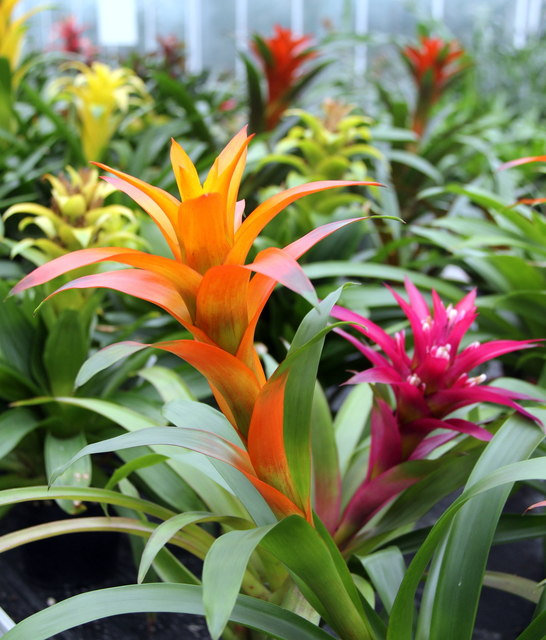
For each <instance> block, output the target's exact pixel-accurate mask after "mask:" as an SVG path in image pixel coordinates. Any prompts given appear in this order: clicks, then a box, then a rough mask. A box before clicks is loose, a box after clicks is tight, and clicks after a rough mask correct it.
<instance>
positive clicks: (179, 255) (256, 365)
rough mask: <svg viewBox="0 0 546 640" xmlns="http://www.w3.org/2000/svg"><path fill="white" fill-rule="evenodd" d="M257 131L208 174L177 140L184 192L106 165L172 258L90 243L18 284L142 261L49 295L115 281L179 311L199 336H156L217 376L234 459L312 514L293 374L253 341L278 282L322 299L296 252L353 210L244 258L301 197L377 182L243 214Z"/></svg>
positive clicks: (278, 200)
mask: <svg viewBox="0 0 546 640" xmlns="http://www.w3.org/2000/svg"><path fill="white" fill-rule="evenodd" d="M250 139H251V137H249V136H247V134H246V128H245V129H243V130H241V131H240V132H239V133H238V134H237V135H235V136H234V138H233V139H232V140H231V141H230V142H229V143H228V145H227V146H226V147H225V149H224V150H223V151H222V152H221V153H220V155H219V156H218V158H217V159H216V161H215V162H214V164H213V166H212V168H211V170H210V172H209V174H208V176H207V178H206V180H205V181H204V183H203V184H201V181H200V179H199V176H198V173H197V170H196V168H195V166H194V165H193V163H192V162H191V160H190V158H189V157H188V155H187V154H186V153H185V152H184V150H183V149H182V147H180V146H179V145H178V144H177V143H176V142H174V141H173V143H172V148H171V162H172V166H173V170H174V174H175V177H176V181H177V185H178V189H179V191H180V198H181V199H180V200H178V199H177V198H175V197H174V196H172V195H170V194H169V193H167V192H166V191H163V190H162V189H159V188H158V187H155V186H152V185H150V184H147V183H145V182H143V181H142V180H139V179H138V178H135V177H132V176H129V175H127V174H124V173H122V172H120V171H117V170H114V169H111V168H109V167H106V166H104V165H99V166H101V167H102V168H104V169H106V170H107V171H109V172H110V173H112V174H114V175H113V177H106V178H104V179H105V180H106V181H107V182H109V183H110V184H112V185H113V186H115V187H117V188H118V189H120V190H121V191H123V192H125V193H126V194H127V195H129V196H130V197H131V198H132V199H133V200H134V201H135V202H136V203H137V204H138V205H140V206H141V207H142V208H143V209H144V210H145V211H146V212H147V213H148V214H149V215H150V216H151V218H152V219H153V220H154V222H155V223H156V224H157V226H158V227H159V229H160V230H161V232H162V234H163V236H164V237H165V239H166V241H167V243H168V245H169V247H170V249H171V251H172V254H173V257H172V258H165V257H162V256H156V255H150V254H147V253H144V252H142V251H137V250H132V249H127V248H123V247H104V248H96V249H82V250H79V251H74V252H72V253H70V254H67V255H64V256H61V257H59V258H57V259H55V260H52V261H51V262H49V263H47V264H45V265H42V266H40V267H39V268H37V269H35V270H34V271H33V272H32V273H30V274H29V275H27V276H26V277H25V278H23V279H22V280H21V281H20V282H19V283H18V284H17V285H16V286H15V287H14V289H13V291H12V293H18V292H20V291H23V290H25V289H28V288H29V287H33V286H36V285H39V284H43V283H45V282H48V281H50V280H52V279H53V278H55V277H57V276H59V275H61V274H64V273H66V272H67V271H71V270H73V269H77V268H80V267H84V266H88V265H92V264H96V263H100V262H108V261H110V262H117V263H121V264H123V265H126V266H129V267H133V268H131V269H122V270H116V271H109V272H102V273H95V274H92V275H86V276H83V277H80V278H77V279H75V280H73V281H71V282H69V283H68V284H65V285H64V286H62V287H60V288H59V289H57V290H56V291H55V292H54V293H53V294H51V295H55V294H56V293H59V292H60V291H63V290H66V289H81V288H88V287H93V288H109V289H114V290H116V291H119V292H122V293H127V294H129V295H133V296H135V297H138V298H141V299H143V300H147V301H149V302H151V303H153V304H155V305H157V306H159V307H161V308H163V309H164V310H165V311H167V312H168V313H170V314H171V315H172V316H173V317H174V318H175V319H176V320H177V321H178V322H180V324H181V325H182V326H183V327H185V328H186V329H187V330H188V331H189V332H190V333H191V334H192V335H193V337H194V340H175V341H171V342H163V343H158V344H155V345H153V346H155V347H157V348H160V349H163V350H166V351H169V352H171V353H174V354H176V355H178V356H180V357H181V358H183V359H184V360H186V361H187V362H189V363H190V364H191V365H193V366H194V367H195V368H196V369H198V370H199V371H200V372H201V373H202V374H203V375H204V376H205V377H206V378H207V380H208V381H209V384H210V386H211V389H212V391H213V393H214V396H215V398H216V400H217V402H218V405H219V407H220V408H221V410H222V411H223V413H224V414H225V415H226V417H227V418H228V419H229V420H230V422H231V423H232V424H233V426H234V427H235V428H236V429H237V431H238V433H239V435H240V436H241V438H242V440H243V442H244V443H245V444H246V445H247V446H248V452H247V451H244V450H241V449H240V448H232V450H233V458H232V459H231V461H230V460H226V461H228V462H230V464H233V465H234V466H236V467H237V468H239V470H241V471H242V472H243V473H245V475H247V477H249V479H250V480H251V481H252V482H253V483H254V484H255V486H256V488H257V489H258V490H259V491H260V492H261V493H262V495H263V496H264V498H265V499H266V500H267V501H268V503H269V504H270V505H271V507H272V508H273V510H274V511H275V512H276V513H277V514H283V515H287V514H290V513H299V514H300V515H305V516H307V517H308V519H310V517H311V516H310V507H309V504H308V503H309V496H303V497H302V496H299V495H298V494H299V493H300V492H298V491H297V490H296V489H295V488H294V483H293V482H292V478H291V473H290V470H289V465H288V463H287V459H286V454H285V452H284V450H283V435H282V429H283V398H284V385H285V383H286V376H284V375H280V376H277V377H276V378H275V379H271V380H270V381H269V382H268V383H266V378H265V375H264V371H263V369H262V365H261V363H260V361H259V358H258V355H257V353H256V351H255V349H254V332H255V328H256V324H257V321H258V319H259V316H260V314H261V311H262V309H263V308H264V306H265V304H266V302H267V300H268V298H269V296H270V294H271V292H272V291H273V289H274V287H275V285H276V284H277V283H278V282H280V283H282V284H284V285H285V286H287V287H289V288H291V289H293V290H294V291H297V292H299V293H300V294H302V295H304V296H305V297H307V298H308V299H311V300H316V297H315V293H314V289H313V286H312V284H311V282H310V281H309V280H308V278H307V276H306V275H305V274H304V272H303V271H302V269H301V267H300V266H299V265H298V263H297V259H298V258H299V257H300V256H301V255H302V254H303V253H305V251H307V250H308V249H310V248H311V247H312V246H313V245H314V244H315V243H316V242H318V241H319V240H321V239H322V238H324V237H325V236H327V235H329V234H330V233H332V232H333V231H335V230H336V229H338V228H340V227H341V226H344V225H345V224H349V223H350V222H353V220H343V221H338V222H332V223H329V224H326V225H323V226H322V227H319V228H317V229H315V230H313V231H311V232H310V233H308V234H307V235H306V236H304V237H302V238H300V239H299V240H296V241H295V242H293V243H291V244H290V245H288V246H286V247H285V248H284V249H279V248H273V247H271V248H268V249H265V250H263V251H261V252H260V253H258V254H257V256H256V258H255V259H254V261H253V262H252V263H250V264H246V263H245V261H246V259H247V255H248V253H249V251H250V249H251V247H252V245H253V243H254V240H255V239H256V237H257V236H258V235H259V233H260V232H261V231H262V229H263V228H264V227H265V226H266V225H267V224H268V222H270V221H271V220H272V219H273V218H274V217H275V216H276V215H277V214H278V213H279V212H280V211H282V209H284V208H285V207H286V206H288V205H289V204H290V203H292V202H294V201H295V200H297V199H298V198H301V197H302V196H304V195H307V194H311V193H316V192H318V191H322V190H325V189H331V188H334V187H340V186H349V185H356V184H368V185H377V184H378V183H374V182H369V183H358V182H346V181H321V182H313V183H309V184H305V185H300V186H297V187H293V188H291V189H287V190H286V191H282V192H280V193H278V194H276V195H274V196H272V197H271V198H269V199H268V200H266V201H265V202H263V203H262V204H260V205H258V206H257V207H256V209H255V210H254V211H253V212H252V213H251V214H250V215H248V216H247V217H246V218H245V219H243V213H244V201H237V193H238V189H239V184H240V181H241V178H242V174H243V170H244V166H245V161H246V154H247V147H248V143H249V141H250ZM133 344H134V343H133ZM143 346H146V345H137V348H141V347H143ZM241 456H243V457H244V460H245V461H246V462H244V464H243V461H242V458H241Z"/></svg>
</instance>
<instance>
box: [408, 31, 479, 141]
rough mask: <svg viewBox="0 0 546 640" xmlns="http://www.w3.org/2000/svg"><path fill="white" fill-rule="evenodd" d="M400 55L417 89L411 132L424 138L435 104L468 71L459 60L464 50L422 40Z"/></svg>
mask: <svg viewBox="0 0 546 640" xmlns="http://www.w3.org/2000/svg"><path fill="white" fill-rule="evenodd" d="M401 53H402V57H403V59H404V60H405V62H406V64H407V65H408V68H409V70H410V73H411V75H412V77H413V81H414V83H415V86H416V88H417V103H416V107H415V111H414V114H413V123H412V129H413V131H415V133H416V134H417V135H419V136H421V135H422V134H423V132H424V130H425V127H426V124H427V121H428V116H429V112H430V109H431V107H432V106H433V104H434V103H435V102H437V101H438V100H439V99H440V97H441V95H442V93H443V92H444V90H445V89H446V87H447V85H448V84H449V83H450V82H451V81H452V80H453V78H455V76H457V75H459V74H460V73H462V72H463V71H464V70H465V69H466V68H467V65H466V64H464V63H462V62H461V60H460V58H461V57H462V56H464V49H462V48H461V47H460V45H459V44H458V42H457V41H456V40H451V41H445V40H442V39H441V38H430V37H428V36H421V39H420V43H419V45H418V46H415V47H412V46H407V47H404V48H403V49H402V51H401Z"/></svg>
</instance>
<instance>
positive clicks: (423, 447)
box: [333, 279, 537, 539]
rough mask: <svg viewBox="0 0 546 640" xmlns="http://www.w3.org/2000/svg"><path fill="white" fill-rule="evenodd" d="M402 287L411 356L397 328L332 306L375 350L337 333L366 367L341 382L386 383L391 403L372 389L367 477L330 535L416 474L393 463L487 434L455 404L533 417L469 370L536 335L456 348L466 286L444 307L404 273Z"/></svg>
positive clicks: (468, 315) (472, 312)
mask: <svg viewBox="0 0 546 640" xmlns="http://www.w3.org/2000/svg"><path fill="white" fill-rule="evenodd" d="M405 287H406V292H407V294H408V297H409V302H408V301H406V300H404V299H403V298H402V297H401V296H399V295H398V294H397V293H396V292H394V291H391V292H392V295H393V296H394V297H395V299H396V301H397V302H398V304H399V305H400V307H401V308H402V310H403V311H404V313H405V315H406V316H407V318H408V320H409V323H410V328H411V333H412V336H413V353H412V354H409V353H408V351H407V349H406V341H405V333H404V331H400V332H398V333H396V334H395V335H394V336H390V335H388V334H387V333H386V332H385V331H384V330H383V329H381V328H380V327H379V326H378V325H376V324H374V323H373V322H371V321H370V320H368V319H366V318H363V317H362V316H360V315H358V314H357V313H354V312H352V311H349V310H348V309H344V308H342V307H336V308H335V309H334V312H333V315H334V317H336V318H337V319H339V320H346V321H348V322H351V323H355V324H354V328H355V329H356V330H357V331H359V332H360V333H362V334H364V335H365V336H366V337H367V338H368V339H369V340H371V341H373V342H375V343H376V344H377V345H378V346H379V347H380V348H381V350H382V352H383V353H380V352H379V351H377V350H375V349H374V348H372V347H370V346H368V345H367V344H365V343H363V342H361V341H360V340H359V339H358V338H355V337H354V336H352V335H350V334H348V333H346V332H345V331H340V333H341V334H342V335H344V337H345V338H346V339H347V340H349V341H350V342H351V343H352V344H353V345H354V346H356V348H357V349H358V350H359V351H360V352H361V353H362V354H364V355H365V356H366V358H368V360H369V361H370V362H371V363H372V365H373V366H372V367H371V368H370V369H367V370H365V371H362V372H360V373H357V374H355V375H354V376H353V377H352V378H351V379H350V380H349V381H348V382H349V383H355V384H356V383H359V382H370V383H385V384H388V385H390V386H391V388H392V391H393V395H394V399H395V407H394V409H393V408H392V407H391V406H390V405H389V404H388V403H387V402H386V400H384V399H383V398H382V397H380V396H379V395H377V394H376V398H375V401H374V408H373V411H372V417H371V449H370V457H369V463H368V470H367V475H366V479H365V481H364V483H363V484H362V485H361V486H360V487H359V489H358V490H357V491H356V492H355V494H354V496H353V497H352V499H351V501H350V502H349V504H348V506H347V508H346V510H345V513H344V514H343V516H342V519H341V525H340V527H339V529H338V531H339V534H338V537H340V538H343V539H347V536H348V534H349V535H350V534H352V533H354V532H355V531H356V530H357V529H358V528H361V527H362V525H363V524H364V523H365V522H366V521H367V520H368V519H369V517H371V515H373V513H375V512H376V511H377V510H378V509H379V508H381V507H382V506H384V505H385V504H386V503H387V502H388V501H389V500H391V499H392V498H394V497H395V496H396V495H397V494H398V493H399V492H400V491H402V490H403V489H405V488H407V487H408V486H410V485H411V484H413V483H414V482H416V481H417V480H418V479H419V478H418V477H410V476H408V475H406V474H404V473H401V470H400V468H399V465H400V464H401V463H403V462H405V461H408V460H418V459H422V458H424V457H425V456H427V455H428V454H429V453H430V452H431V451H433V450H434V449H436V448H437V447H438V446H440V445H441V444H444V443H445V442H448V441H449V440H450V439H452V438H454V437H455V436H456V435H458V434H459V433H466V434H469V435H472V436H474V437H475V438H478V439H479V440H490V439H491V438H492V435H491V433H490V432H489V431H487V429H485V428H484V427H482V426H479V425H477V424H475V423H473V422H470V421H469V420H464V419H462V418H457V417H450V416H451V415H452V414H453V412H455V411H456V410H457V409H460V408H461V407H465V406H468V405H471V404H474V403H476V402H491V403H495V404H501V405H505V406H507V407H510V408H512V409H515V410H516V411H518V412H519V413H521V414H522V415H524V416H526V417H528V418H530V419H534V418H533V416H532V415H531V414H530V413H528V412H527V411H526V410H525V409H524V408H523V407H522V406H521V405H520V404H518V402H516V400H520V399H524V398H526V396H522V395H521V394H518V393H514V392H512V391H509V390H507V389H501V388H498V387H492V386H484V385H482V383H483V382H484V381H485V379H486V376H485V375H484V374H480V375H475V376H473V375H470V374H471V372H472V370H473V369H475V368H476V367H478V366H480V365H482V364H483V363H485V362H487V361H488V360H492V359H493V358H496V357H497V356H501V355H503V354H506V353H510V352H512V351H517V350H519V349H526V348H530V347H533V346H536V344H537V341H536V340H494V341H492V342H487V343H484V344H480V343H479V342H473V343H471V344H469V345H468V346H467V347H465V348H464V349H460V344H461V340H462V338H463V337H464V335H465V333H466V332H467V331H468V329H469V328H470V326H471V324H472V323H473V322H474V320H475V318H476V316H477V313H476V307H475V304H474V300H475V297H476V292H475V291H471V292H470V293H469V294H467V295H466V296H465V297H464V298H463V299H462V300H461V301H460V302H459V303H458V304H456V305H455V306H452V305H448V306H447V307H446V306H445V305H444V304H443V302H442V301H441V299H440V297H439V296H438V294H437V293H436V292H435V291H433V292H432V300H433V306H432V313H431V310H430V309H429V307H428V305H427V303H426V301H425V299H424V298H423V296H422V295H421V294H420V293H419V291H418V290H417V288H416V287H415V286H414V285H413V284H412V283H411V282H410V281H409V280H408V279H406V281H405ZM437 430H440V431H438V432H436V431H437ZM432 432H436V433H434V434H432ZM431 434H432V435H431Z"/></svg>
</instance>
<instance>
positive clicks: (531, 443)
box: [419, 420, 543, 640]
mask: <svg viewBox="0 0 546 640" xmlns="http://www.w3.org/2000/svg"><path fill="white" fill-rule="evenodd" d="M542 437H543V434H542V433H541V432H540V430H539V429H537V427H536V425H534V424H532V423H531V422H529V421H523V420H521V421H517V420H515V421H513V420H511V421H508V423H507V424H506V425H504V427H503V428H501V430H500V431H499V432H498V433H497V434H496V435H495V437H494V438H493V440H492V441H491V443H490V444H489V445H488V446H487V447H486V448H485V450H484V452H483V454H482V455H481V457H480V459H479V460H478V462H477V463H476V466H475V467H474V470H473V471H472V473H471V475H470V477H469V479H468V483H467V485H466V486H467V488H469V487H472V486H473V485H474V484H475V483H476V482H477V481H478V480H480V479H481V478H484V477H486V476H487V474H488V473H490V472H492V471H494V470H495V469H498V467H499V466H502V465H503V464H508V463H510V462H516V461H518V460H522V459H526V458H528V457H529V456H530V455H531V454H532V452H533V451H534V450H535V449H536V447H537V445H538V444H539V442H540V441H541V439H542ZM510 489H511V485H510V484H505V485H504V486H501V487H498V488H496V489H495V490H493V491H489V492H488V493H487V495H483V496H478V497H476V498H474V499H473V500H472V502H471V503H470V504H467V505H465V506H464V507H463V508H462V509H461V511H460V512H459V513H458V514H457V515H456V516H455V518H454V521H453V523H452V525H451V528H450V532H449V535H448V537H447V539H446V543H445V548H444V550H443V553H441V554H440V553H438V554H437V555H436V557H435V559H434V562H433V563H432V566H431V572H432V573H434V572H436V571H437V575H438V579H437V581H435V580H430V579H429V580H428V581H427V585H426V589H425V594H424V599H423V603H424V606H422V610H421V615H420V619H419V622H420V623H421V630H422V631H421V636H420V637H423V638H427V637H428V638H445V640H464V639H465V638H468V640H471V638H472V632H473V627H474V620H475V616H476V612H477V609H478V603H479V595H480V591H481V586H482V580H483V575H484V572H485V565H486V562H487V557H488V555H489V549H490V547H491V544H492V541H493V536H494V534H495V529H496V526H497V522H498V520H499V517H500V514H501V512H502V508H503V506H504V503H505V502H506V499H507V498H508V495H509V493H510ZM429 615H430V619H428V618H429ZM463 618H464V619H463ZM421 621H422V622H421ZM424 629H426V630H427V631H426V632H425V631H424Z"/></svg>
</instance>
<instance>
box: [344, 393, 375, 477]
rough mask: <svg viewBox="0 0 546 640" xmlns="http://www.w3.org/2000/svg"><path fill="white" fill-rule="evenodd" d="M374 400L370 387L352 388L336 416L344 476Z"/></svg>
mask: <svg viewBox="0 0 546 640" xmlns="http://www.w3.org/2000/svg"><path fill="white" fill-rule="evenodd" d="M372 400H373V395H372V390H371V388H370V385H369V384H365V383H362V384H357V385H355V386H354V387H352V388H351V390H350V392H349V393H348V395H347V396H346V398H345V400H344V401H343V404H342V405H341V407H340V409H339V411H338V413H337V415H336V419H335V421H334V429H335V434H336V444H337V450H338V454H339V467H340V470H341V474H342V475H345V472H346V471H347V468H348V466H349V462H350V460H351V457H352V455H353V453H354V451H355V449H356V446H357V444H358V442H359V441H360V439H361V437H362V434H363V432H364V428H365V426H366V423H367V421H368V416H369V415H370V411H371V409H372Z"/></svg>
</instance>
